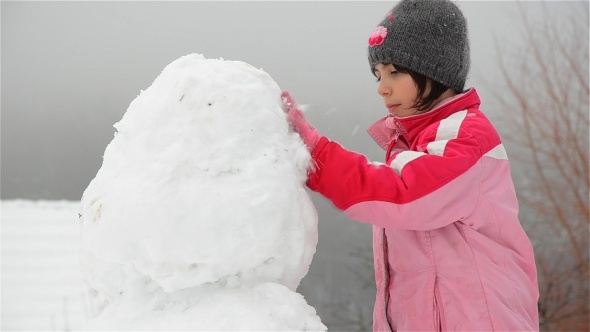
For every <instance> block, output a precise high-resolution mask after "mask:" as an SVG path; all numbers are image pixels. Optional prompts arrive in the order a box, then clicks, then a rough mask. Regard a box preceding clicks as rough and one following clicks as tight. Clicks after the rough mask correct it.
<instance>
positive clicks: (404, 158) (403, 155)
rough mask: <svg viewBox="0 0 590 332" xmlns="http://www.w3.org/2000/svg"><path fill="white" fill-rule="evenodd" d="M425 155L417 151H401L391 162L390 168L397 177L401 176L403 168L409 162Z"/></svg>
mask: <svg viewBox="0 0 590 332" xmlns="http://www.w3.org/2000/svg"><path fill="white" fill-rule="evenodd" d="M425 155H426V153H424V152H418V151H403V152H400V153H398V154H397V155H396V156H395V159H393V162H391V168H393V170H394V171H395V172H396V173H397V175H399V176H401V175H402V170H403V169H404V166H406V165H407V164H408V163H409V162H410V161H412V160H414V159H417V158H420V157H422V156H425Z"/></svg>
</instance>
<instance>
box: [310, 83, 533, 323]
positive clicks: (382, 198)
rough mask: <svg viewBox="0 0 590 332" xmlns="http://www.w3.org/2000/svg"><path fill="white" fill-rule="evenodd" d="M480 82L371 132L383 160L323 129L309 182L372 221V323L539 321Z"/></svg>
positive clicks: (522, 237) (512, 197)
mask: <svg viewBox="0 0 590 332" xmlns="http://www.w3.org/2000/svg"><path fill="white" fill-rule="evenodd" d="M479 105H480V100H479V96H478V95H477V92H476V91H475V89H471V90H469V91H467V92H465V93H463V94H460V95H457V96H455V97H453V98H449V99H447V100H445V101H443V102H442V103H441V104H440V105H438V106H436V107H435V108H434V109H433V110H431V111H430V112H427V113H423V114H419V115H414V116H410V117H405V118H396V117H386V118H383V119H381V120H380V121H378V122H377V123H376V124H374V125H373V126H372V127H371V128H370V129H369V133H370V134H371V136H372V137H373V138H374V139H375V141H376V142H377V143H378V144H379V145H381V146H382V147H383V148H384V149H385V150H386V151H387V154H386V162H385V163H375V162H369V161H368V160H367V159H366V158H365V157H364V156H363V155H360V154H357V153H354V152H351V151H348V150H346V149H344V148H342V147H341V146H340V145H339V144H337V143H336V142H332V141H329V140H328V139H327V138H325V137H322V138H321V139H320V141H319V143H318V145H317V146H316V148H315V149H314V151H313V153H312V155H313V160H314V162H315V164H316V169H315V171H314V172H313V173H312V174H310V178H309V180H308V186H309V187H310V188H311V189H312V190H314V191H317V192H319V193H321V194H322V195H324V196H325V197H327V198H328V199H330V200H331V201H332V202H333V204H334V205H335V206H336V207H338V208H339V209H340V210H343V211H344V212H345V213H347V214H348V215H349V216H350V217H351V218H352V219H355V220H358V221H361V222H365V223H369V224H372V225H373V226H374V227H373V230H374V232H373V234H374V235H373V250H374V260H375V279H376V283H377V297H376V301H375V308H374V314H373V329H374V330H375V331H446V330H449V331H491V330H496V331H536V330H538V329H539V325H538V311H537V300H538V296H539V292H538V285H537V272H536V267H535V260H534V255H533V248H532V245H531V242H530V240H529V239H528V237H527V235H526V233H525V232H524V230H523V228H522V227H521V225H520V222H519V220H518V203H517V199H516V194H515V191H514V186H513V183H512V179H511V175H510V166H509V163H508V159H507V156H506V151H505V150H504V146H503V145H502V142H501V140H500V137H499V136H498V134H497V132H496V130H495V129H494V127H493V126H492V124H491V123H490V121H489V120H488V119H487V118H486V117H485V116H484V114H483V113H482V112H481V111H480V110H479Z"/></svg>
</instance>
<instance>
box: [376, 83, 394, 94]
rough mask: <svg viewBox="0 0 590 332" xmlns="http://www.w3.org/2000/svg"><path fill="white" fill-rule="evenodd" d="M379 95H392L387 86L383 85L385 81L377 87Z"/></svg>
mask: <svg viewBox="0 0 590 332" xmlns="http://www.w3.org/2000/svg"><path fill="white" fill-rule="evenodd" d="M377 93H378V94H379V95H380V96H387V95H389V94H391V89H389V88H388V87H387V86H386V85H385V84H383V81H379V86H378V87H377Z"/></svg>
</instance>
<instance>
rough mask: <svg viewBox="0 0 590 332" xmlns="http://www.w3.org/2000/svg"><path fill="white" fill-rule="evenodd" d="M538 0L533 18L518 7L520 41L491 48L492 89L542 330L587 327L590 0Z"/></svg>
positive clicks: (583, 329) (572, 329)
mask: <svg viewBox="0 0 590 332" xmlns="http://www.w3.org/2000/svg"><path fill="white" fill-rule="evenodd" d="M543 4H544V7H543V16H542V17H540V18H539V17H536V18H532V17H530V16H531V15H530V14H529V12H528V11H527V10H526V8H525V7H524V5H523V4H521V3H519V8H520V11H519V14H520V18H521V22H522V27H523V37H524V38H523V39H524V42H523V43H521V44H518V45H515V46H513V47H506V46H505V45H504V46H503V47H499V46H497V50H498V62H499V66H498V70H499V71H500V73H501V80H500V84H498V82H494V87H493V89H492V90H493V93H494V95H495V97H496V98H495V100H496V102H497V103H498V104H499V109H500V110H501V112H502V113H501V114H500V115H499V122H500V123H501V125H500V126H498V128H499V131H500V133H501V135H502V136H503V137H504V138H505V139H506V145H507V149H508V151H509V156H510V157H511V160H514V161H515V162H516V163H515V165H516V167H515V170H514V175H513V177H514V178H515V184H516V186H517V192H518V195H519V202H520V205H521V214H520V216H521V221H522V222H523V225H524V226H525V229H526V230H527V233H528V234H529V236H530V237H531V240H532V242H533V244H534V247H535V256H536V262H537V269H538V277H539V288H540V299H539V315H540V317H539V319H540V325H541V329H542V330H547V331H588V330H589V329H590V326H589V321H590V315H589V308H588V307H589V305H588V304H589V303H588V302H589V292H588V288H589V286H588V281H589V272H588V252H589V246H588V239H589V234H588V227H589V217H590V212H589V207H588V204H589V197H588V186H589V171H588V163H589V159H588V140H589V135H588V127H589V118H588V110H589V109H588V107H589V103H588V100H589V94H590V90H589V86H588V2H585V1H582V2H563V3H560V4H559V7H558V9H559V10H556V8H548V5H547V4H546V3H543ZM551 5H552V6H557V5H556V4H555V3H553V4H551ZM501 83H503V84H501ZM510 150H512V151H514V153H512V154H510ZM513 165H514V164H513Z"/></svg>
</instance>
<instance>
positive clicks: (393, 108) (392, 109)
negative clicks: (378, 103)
mask: <svg viewBox="0 0 590 332" xmlns="http://www.w3.org/2000/svg"><path fill="white" fill-rule="evenodd" d="M399 106H400V104H387V105H385V107H387V110H388V111H389V113H390V114H394V113H395V111H396V110H397V109H398V108H399Z"/></svg>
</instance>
